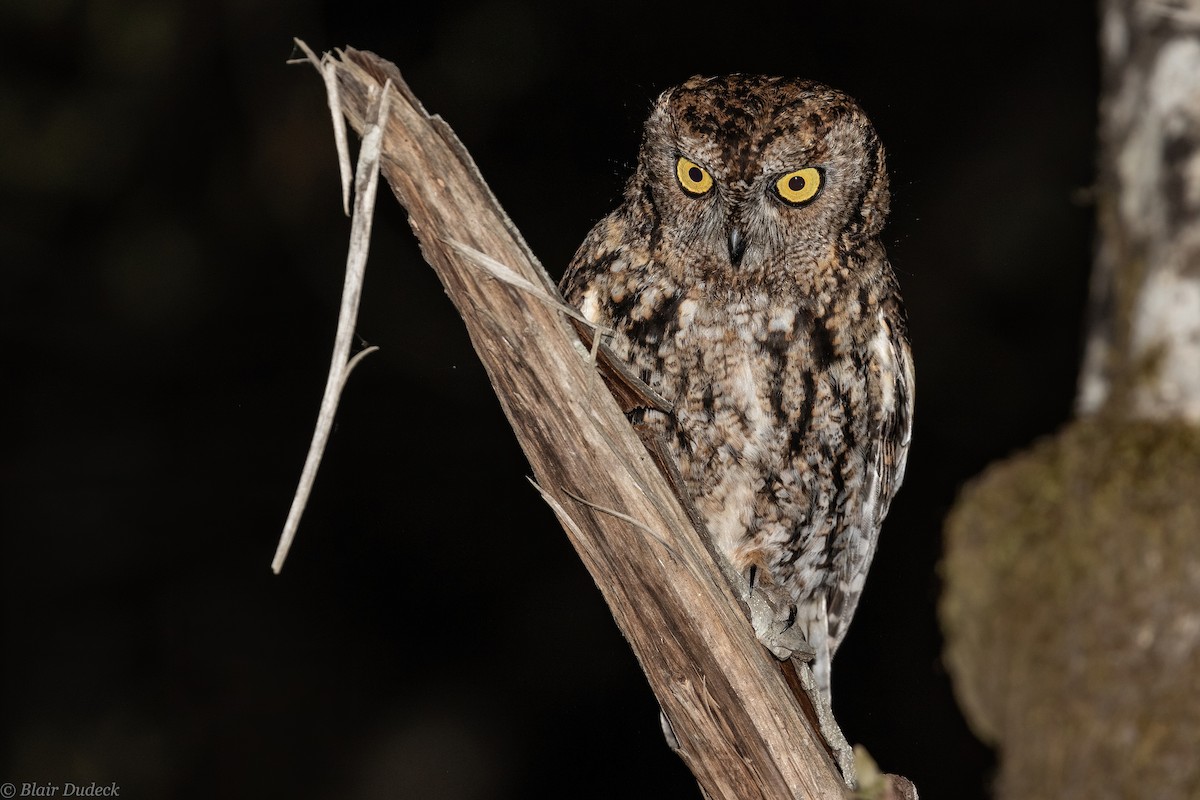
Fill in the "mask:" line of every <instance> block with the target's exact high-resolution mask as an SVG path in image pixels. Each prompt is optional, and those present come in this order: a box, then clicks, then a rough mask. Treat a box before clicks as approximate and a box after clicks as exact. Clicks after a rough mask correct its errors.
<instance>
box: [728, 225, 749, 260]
mask: <svg viewBox="0 0 1200 800" xmlns="http://www.w3.org/2000/svg"><path fill="white" fill-rule="evenodd" d="M745 252H746V239H745V237H743V236H742V232H741V231H740V230H738V229H737V228H730V229H729V263H730V264H732V265H733V266H735V267H736V266H739V265H740V264H741V263H742V255H743V254H745Z"/></svg>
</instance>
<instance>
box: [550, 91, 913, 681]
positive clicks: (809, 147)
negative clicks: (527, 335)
mask: <svg viewBox="0 0 1200 800" xmlns="http://www.w3.org/2000/svg"><path fill="white" fill-rule="evenodd" d="M888 202H889V195H888V178H887V172H886V169H885V165H884V153H883V147H882V146H881V145H880V142H879V138H878V137H877V135H876V133H875V130H874V128H873V126H872V125H871V123H870V121H869V120H868V119H867V117H866V115H865V114H864V113H863V111H862V110H861V109H860V108H859V107H858V105H857V104H856V103H855V102H854V100H852V99H851V98H850V97H848V96H846V95H845V94H843V93H841V92H839V91H836V90H834V89H830V88H828V87H826V86H822V85H821V84H818V83H813V82H810V81H802V80H788V79H781V78H768V77H758V76H751V75H730V76H727V77H721V78H701V77H695V78H692V79H691V80H689V81H687V82H686V83H684V84H683V85H681V86H678V87H676V88H674V89H671V90H669V91H667V92H665V93H664V94H663V95H662V96H661V97H660V98H659V99H658V101H657V103H656V104H655V106H654V109H653V111H652V112H651V114H650V117H649V119H648V120H647V122H646V126H645V136H644V139H643V143H642V146H641V151H640V155H639V158H638V165H637V169H636V171H635V173H634V174H633V176H632V178H630V180H629V182H628V184H627V186H626V188H625V192H624V200H623V202H622V204H621V205H620V206H619V207H618V208H617V209H616V210H615V211H613V212H612V213H611V214H609V215H608V216H607V217H605V218H604V219H602V220H601V221H600V222H599V223H598V224H597V225H596V226H595V227H594V228H593V229H592V231H591V233H590V234H588V236H587V238H586V239H585V240H584V242H583V244H582V246H581V247H580V249H579V251H578V253H576V255H575V258H574V259H573V261H572V263H571V265H570V267H569V269H568V271H567V273H566V275H565V276H564V277H563V280H562V289H563V294H564V295H565V296H566V298H567V300H568V302H571V303H572V304H574V305H576V306H577V307H578V308H579V309H580V310H581V311H582V312H583V314H584V315H585V316H586V317H587V318H588V319H589V320H591V321H593V322H595V323H598V324H599V325H603V326H606V327H608V328H610V329H611V330H612V333H611V334H610V335H609V337H608V338H607V339H606V341H607V342H608V344H609V345H610V346H611V347H612V349H613V350H614V351H615V352H616V354H617V355H618V356H619V357H620V358H621V359H622V360H624V361H625V363H626V364H628V365H629V366H630V368H631V370H632V372H633V373H634V374H635V375H638V376H639V377H640V378H642V379H643V380H644V381H646V383H648V384H649V385H650V387H651V388H653V389H654V390H655V391H657V392H658V393H660V394H661V395H662V396H663V397H665V398H666V399H667V400H668V401H670V402H671V403H673V404H674V410H673V413H671V414H664V413H661V412H657V411H647V412H645V414H646V416H645V419H644V422H645V423H646V424H648V425H651V426H653V428H654V429H657V430H658V431H659V432H660V433H661V434H662V436H663V438H664V440H665V442H666V444H667V447H668V450H669V452H670V454H671V456H673V457H674V458H675V459H677V461H678V466H679V471H680V474H681V476H682V478H683V480H684V483H685V485H686V487H687V489H688V490H689V491H690V493H691V496H692V499H693V501H694V502H695V504H696V507H697V509H698V510H699V512H700V514H701V516H702V517H703V519H704V521H705V523H706V525H707V527H708V529H709V531H710V533H711V535H712V537H713V539H714V541H715V543H716V547H717V550H718V551H719V552H720V553H721V554H722V555H723V556H724V557H725V558H727V559H728V560H729V562H730V563H731V564H732V566H733V567H734V569H735V570H737V571H739V572H740V573H742V574H743V575H745V576H746V577H747V579H748V580H749V582H750V586H751V587H752V591H755V592H764V593H766V596H767V597H768V598H769V599H770V600H771V601H772V603H773V604H774V605H775V606H776V607H777V608H779V609H781V611H780V613H781V614H782V615H786V616H787V617H788V619H787V620H786V622H787V623H794V624H795V625H799V626H801V630H802V631H803V633H804V634H805V638H806V639H807V641H808V643H809V644H810V645H811V646H812V647H813V648H815V650H816V652H817V655H816V658H815V661H814V665H813V669H814V673H815V675H816V676H817V682H818V686H819V687H820V689H821V691H822V692H823V693H824V695H825V697H826V698H827V699H828V697H829V666H830V659H831V658H832V656H833V654H834V651H836V650H837V647H838V645H839V644H840V643H841V641H842V638H843V637H844V636H845V635H846V627H847V625H849V623H850V618H851V616H852V615H853V613H854V609H855V606H856V605H857V604H858V599H859V595H860V594H861V592H862V588H863V582H864V580H865V578H866V574H867V568H868V566H869V565H870V562H871V558H872V556H873V555H874V553H875V545H876V542H877V540H878V536H879V528H880V525H881V524H882V522H883V518H884V516H885V515H886V514H887V510H888V506H889V504H890V503H891V500H892V497H893V495H894V494H895V492H896V489H897V487H898V486H899V485H900V481H901V479H902V478H903V475H904V466H905V460H906V457H907V454H908V445H909V440H910V434H911V430H912V404H913V368H912V360H911V355H910V352H909V345H908V340H907V334H906V321H905V313H904V307H903V305H902V302H901V299H900V294H899V290H898V287H897V283H896V278H895V275H894V274H893V272H892V268H891V266H890V265H889V263H888V260H887V256H886V254H885V252H884V248H883V244H882V243H881V242H880V239H879V236H880V230H881V228H882V227H883V224H884V221H885V218H886V217H887V212H888Z"/></svg>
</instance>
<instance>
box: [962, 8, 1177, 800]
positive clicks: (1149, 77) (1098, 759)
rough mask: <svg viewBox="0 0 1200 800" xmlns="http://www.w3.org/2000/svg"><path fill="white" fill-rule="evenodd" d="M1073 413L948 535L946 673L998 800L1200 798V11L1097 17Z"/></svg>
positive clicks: (976, 493)
mask: <svg viewBox="0 0 1200 800" xmlns="http://www.w3.org/2000/svg"><path fill="white" fill-rule="evenodd" d="M1101 51H1102V56H1103V64H1104V67H1103V79H1104V86H1103V97H1102V99H1101V123H1100V167H1099V180H1098V192H1097V204H1098V229H1099V242H1098V247H1097V256H1096V264H1095V271H1094V275H1093V281H1092V292H1091V321H1090V326H1089V331H1088V342H1087V352H1086V355H1085V359H1084V364H1083V369H1082V371H1081V375H1080V390H1079V399H1078V404H1077V411H1078V417H1077V419H1076V420H1075V421H1073V422H1072V423H1071V424H1069V425H1068V426H1067V427H1066V428H1065V429H1064V430H1063V431H1061V432H1060V433H1059V434H1057V435H1056V436H1054V437H1051V438H1050V439H1048V440H1046V441H1044V442H1041V443H1040V444H1038V445H1036V446H1035V447H1033V448H1032V449H1031V450H1029V451H1028V452H1025V453H1022V454H1019V455H1017V456H1015V457H1013V458H1010V459H1008V460H1006V461H1004V462H1002V463H999V464H995V465H993V466H992V467H991V468H989V469H988V470H987V471H986V472H985V473H984V474H983V475H981V476H980V477H978V478H977V479H975V480H974V481H973V482H972V483H971V484H970V485H969V486H968V487H967V488H966V489H965V490H964V492H963V494H962V496H961V498H960V499H959V501H958V503H957V505H956V507H955V508H954V510H953V511H952V513H951V515H950V517H949V519H948V521H947V531H946V534H947V542H946V559H945V563H944V565H943V574H944V577H945V581H946V587H945V594H944V596H943V600H942V608H941V611H942V622H943V628H944V631H945V634H946V641H947V647H946V662H947V664H948V666H949V668H950V671H951V673H952V675H953V678H954V681H955V689H956V691H957V693H958V696H959V699H960V703H961V705H962V707H963V709H964V711H965V713H966V714H967V716H968V718H969V720H970V722H971V724H972V725H973V727H974V728H975V730H976V731H977V732H978V733H979V734H980V735H981V736H983V737H984V738H985V739H987V740H988V741H990V742H992V743H994V744H995V746H996V747H997V749H998V750H999V753H1000V758H1001V767H1000V772H999V775H998V779H997V786H996V795H997V797H1000V798H1023V799H1024V798H1055V799H1056V800H1058V799H1060V798H1089V800H1094V798H1110V797H1111V798H1148V797H1153V798H1196V797H1200V2H1197V0H1191V1H1190V2H1187V3H1175V4H1171V3H1167V2H1156V1H1152V0H1104V2H1102V3H1101Z"/></svg>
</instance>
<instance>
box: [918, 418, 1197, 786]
mask: <svg viewBox="0 0 1200 800" xmlns="http://www.w3.org/2000/svg"><path fill="white" fill-rule="evenodd" d="M942 572H943V577H944V579H945V593H944V596H943V600H942V604H941V616H942V623H943V628H944V631H945V634H946V641H947V647H946V662H947V665H948V667H949V668H950V671H951V673H952V675H953V677H954V681H955V687H956V691H957V693H958V695H959V698H960V702H961V705H962V706H963V709H964V711H965V712H966V714H967V716H968V718H969V720H970V722H971V724H972V725H973V726H974V727H975V729H976V730H977V731H978V732H979V733H980V735H981V736H983V737H984V738H986V739H988V740H990V741H993V742H995V743H997V744H998V745H999V746H1000V748H1001V749H1002V750H1003V751H1004V754H1005V760H1004V772H1003V774H1002V777H1001V786H1002V787H1007V790H1011V791H1012V793H1011V795H1010V796H1021V797H1056V798H1059V797H1066V796H1079V797H1086V796H1098V795H1088V794H1086V793H1079V794H1075V793H1074V792H1073V791H1070V788H1071V787H1079V786H1082V785H1084V784H1086V783H1087V780H1088V779H1087V770H1086V768H1085V767H1084V766H1082V765H1085V764H1087V763H1092V764H1094V763H1095V762H1094V761H1093V762H1089V761H1088V759H1089V758H1090V757H1096V756H1103V757H1105V758H1107V759H1110V760H1111V759H1115V760H1116V761H1115V763H1116V764H1119V765H1120V769H1119V770H1117V772H1119V774H1120V779H1119V782H1121V783H1123V782H1125V781H1130V783H1129V786H1130V787H1132V786H1133V785H1135V784H1134V783H1133V781H1134V780H1135V778H1136V779H1137V780H1142V779H1143V778H1144V776H1145V775H1148V774H1155V775H1158V774H1160V773H1162V772H1163V769H1162V765H1163V762H1164V759H1165V760H1176V759H1178V762H1179V764H1184V765H1186V766H1183V767H1177V768H1176V769H1175V770H1174V776H1173V778H1172V780H1174V781H1175V785H1176V787H1177V788H1178V787H1180V786H1188V787H1191V789H1190V790H1189V792H1190V791H1195V792H1196V794H1190V793H1185V794H1179V793H1178V792H1176V793H1174V794H1172V793H1169V792H1168V793H1159V791H1157V790H1156V791H1152V792H1150V793H1149V794H1119V793H1118V794H1113V793H1112V792H1105V793H1103V796H1129V797H1134V796H1154V797H1174V796H1200V759H1197V758H1195V757H1194V754H1195V753H1197V752H1200V700H1197V698H1198V697H1200V695H1198V694H1197V692H1198V690H1200V430H1197V429H1195V428H1192V427H1189V426H1186V425H1164V424H1151V423H1130V422H1125V421H1119V420H1116V419H1113V418H1110V417H1095V418H1090V419H1087V420H1083V421H1080V422H1076V423H1074V424H1072V425H1070V426H1069V427H1067V428H1066V429H1064V430H1063V431H1061V432H1060V433H1059V434H1057V435H1056V436H1054V437H1051V438H1048V439H1046V440H1044V441H1041V442H1039V443H1037V444H1036V445H1035V446H1033V447H1032V448H1031V449H1030V450H1028V451H1026V452H1024V453H1021V454H1018V455H1016V456H1014V457H1012V458H1010V459H1008V460H1006V461H1004V462H1001V463H999V464H996V465H994V466H992V467H991V468H989V469H988V470H987V471H986V472H985V473H984V474H983V475H981V476H980V477H979V478H977V479H976V480H974V481H973V482H972V483H971V484H970V485H968V486H967V487H966V488H965V489H964V490H963V492H962V495H961V497H960V498H959V501H958V503H957V504H956V506H955V508H954V509H953V510H952V512H951V514H950V516H949V518H948V520H947V527H946V556H945V560H944V562H943V565H942ZM1122 737H1123V738H1122ZM1120 742H1123V744H1121V743H1120ZM1146 742H1154V746H1145V743H1146ZM1139 744H1140V745H1143V746H1142V747H1141V748H1139V747H1138V746H1136V745H1139ZM1185 753H1186V754H1189V757H1188V759H1183V754H1185ZM1014 761H1015V762H1018V763H1019V766H1016V765H1014V763H1013V762H1014ZM1104 763H1107V762H1104ZM1105 776H1106V780H1108V781H1110V782H1111V781H1113V780H1115V779H1116V778H1114V775H1113V764H1112V763H1108V765H1107V766H1106V772H1105ZM1155 785H1159V784H1155ZM1018 786H1019V789H1018ZM1050 786H1054V787H1057V788H1056V789H1054V790H1049V789H1048V788H1047V787H1050ZM1039 787H1040V788H1039ZM1093 788H1094V787H1093ZM1110 788H1111V787H1110ZM1162 788H1163V787H1161V786H1160V790H1161V789H1162ZM1021 792H1026V793H1025V794H1021ZM1029 792H1032V794H1031V793H1029ZM1064 792H1066V793H1064Z"/></svg>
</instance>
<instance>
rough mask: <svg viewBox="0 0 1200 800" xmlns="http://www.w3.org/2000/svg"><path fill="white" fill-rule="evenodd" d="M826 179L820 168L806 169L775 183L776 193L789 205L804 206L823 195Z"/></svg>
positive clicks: (789, 174)
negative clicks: (823, 185) (822, 189)
mask: <svg viewBox="0 0 1200 800" xmlns="http://www.w3.org/2000/svg"><path fill="white" fill-rule="evenodd" d="M824 179H825V176H824V174H823V173H822V172H821V170H820V168H818V167H805V168H804V169H798V170H796V171H794V172H789V173H788V174H787V175H784V176H783V177H782V178H780V179H779V180H777V181H775V193H776V194H778V195H779V199H781V200H783V202H785V203H787V204H788V205H793V206H802V205H804V204H805V203H808V202H811V201H812V199H813V198H814V197H816V196H817V195H818V194H820V193H821V184H822V183H824Z"/></svg>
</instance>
